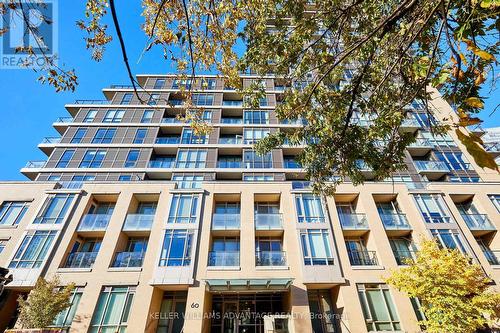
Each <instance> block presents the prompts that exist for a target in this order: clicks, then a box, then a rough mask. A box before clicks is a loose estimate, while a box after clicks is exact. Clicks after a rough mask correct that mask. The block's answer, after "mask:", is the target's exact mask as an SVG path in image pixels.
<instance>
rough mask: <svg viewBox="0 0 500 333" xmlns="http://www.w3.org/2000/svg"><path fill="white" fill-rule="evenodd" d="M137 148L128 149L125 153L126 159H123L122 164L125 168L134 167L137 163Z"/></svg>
mask: <svg viewBox="0 0 500 333" xmlns="http://www.w3.org/2000/svg"><path fill="white" fill-rule="evenodd" d="M139 153H140V151H139V150H135V149H134V150H130V151H129V152H128V155H127V159H126V160H125V163H124V164H123V166H124V167H125V168H135V166H136V164H137V159H138V158H139Z"/></svg>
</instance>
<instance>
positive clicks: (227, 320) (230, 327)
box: [222, 302, 238, 333]
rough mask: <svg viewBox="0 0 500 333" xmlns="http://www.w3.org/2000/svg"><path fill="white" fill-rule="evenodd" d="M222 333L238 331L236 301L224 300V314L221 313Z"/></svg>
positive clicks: (236, 332)
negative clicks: (222, 319)
mask: <svg viewBox="0 0 500 333" xmlns="http://www.w3.org/2000/svg"><path fill="white" fill-rule="evenodd" d="M223 318H224V321H223V327H222V332H224V333H238V303H237V302H224V315H223Z"/></svg>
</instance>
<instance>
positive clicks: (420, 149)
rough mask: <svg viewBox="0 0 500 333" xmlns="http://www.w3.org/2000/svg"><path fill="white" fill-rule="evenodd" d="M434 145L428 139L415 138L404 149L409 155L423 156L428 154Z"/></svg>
mask: <svg viewBox="0 0 500 333" xmlns="http://www.w3.org/2000/svg"><path fill="white" fill-rule="evenodd" d="M432 148H434V145H433V144H432V142H431V141H430V140H429V139H425V138H417V139H416V140H415V142H412V143H410V144H409V145H408V146H407V147H406V149H407V150H408V152H409V153H410V155H411V156H424V155H426V154H428V153H429V152H430V151H431V150H432Z"/></svg>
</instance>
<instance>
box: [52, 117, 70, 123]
mask: <svg viewBox="0 0 500 333" xmlns="http://www.w3.org/2000/svg"><path fill="white" fill-rule="evenodd" d="M73 121H74V119H73V118H72V117H59V118H57V119H56V123H72V122H73Z"/></svg>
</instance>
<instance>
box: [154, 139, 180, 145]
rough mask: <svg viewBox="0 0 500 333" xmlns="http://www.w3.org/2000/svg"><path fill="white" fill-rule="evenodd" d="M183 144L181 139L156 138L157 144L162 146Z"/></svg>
mask: <svg viewBox="0 0 500 333" xmlns="http://www.w3.org/2000/svg"><path fill="white" fill-rule="evenodd" d="M180 142H181V138H180V137H163V138H161V137H160V138H156V140H155V143H156V144H161V145H175V144H179V143H180Z"/></svg>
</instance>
